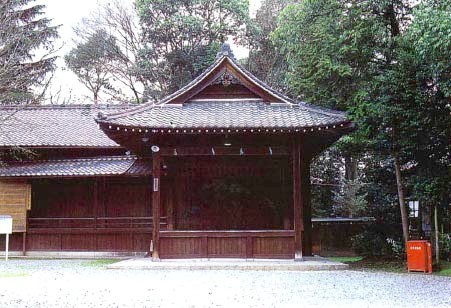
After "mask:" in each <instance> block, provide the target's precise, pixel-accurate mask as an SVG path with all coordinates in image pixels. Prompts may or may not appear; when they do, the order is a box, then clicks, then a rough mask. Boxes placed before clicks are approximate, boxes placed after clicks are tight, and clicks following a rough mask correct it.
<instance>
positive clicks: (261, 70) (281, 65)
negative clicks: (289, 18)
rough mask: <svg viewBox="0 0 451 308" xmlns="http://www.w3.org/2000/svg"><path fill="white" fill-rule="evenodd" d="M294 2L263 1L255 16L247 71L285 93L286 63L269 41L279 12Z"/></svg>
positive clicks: (280, 0)
mask: <svg viewBox="0 0 451 308" xmlns="http://www.w3.org/2000/svg"><path fill="white" fill-rule="evenodd" d="M293 2H294V0H265V1H263V2H262V4H261V6H260V8H259V9H258V11H257V13H256V16H255V20H254V22H255V24H256V25H257V27H256V28H255V30H256V31H255V32H254V33H252V37H251V41H250V44H249V45H250V50H249V58H248V63H247V66H248V69H249V70H250V71H251V72H252V73H253V74H254V75H255V76H257V77H258V78H259V79H260V80H263V81H264V82H265V83H267V84H268V85H269V86H271V87H272V88H274V89H277V90H280V91H282V92H284V93H287V91H288V90H289V89H288V87H287V86H286V83H285V71H286V70H287V61H286V60H285V57H284V56H283V54H281V53H280V52H279V50H277V48H276V46H275V45H274V43H273V42H272V41H271V33H272V32H273V31H274V30H275V29H276V27H277V20H278V17H279V14H280V12H281V11H282V10H283V9H284V8H285V7H286V6H287V5H289V4H291V3H293Z"/></svg>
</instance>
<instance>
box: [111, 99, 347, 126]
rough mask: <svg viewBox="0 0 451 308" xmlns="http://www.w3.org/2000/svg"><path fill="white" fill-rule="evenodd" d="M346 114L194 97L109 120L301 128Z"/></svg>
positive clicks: (133, 123)
mask: <svg viewBox="0 0 451 308" xmlns="http://www.w3.org/2000/svg"><path fill="white" fill-rule="evenodd" d="M344 121H345V117H344V114H342V113H338V112H324V111H317V110H311V109H308V108H304V107H303V106H302V105H298V104H296V105H295V104H267V103H264V102H263V101H254V100H252V101H233V102H230V101H202V102H198V101H195V102H194V101H193V102H188V103H187V104H185V105H183V106H178V107H175V106H173V107H169V106H168V105H162V106H155V107H153V108H149V109H147V110H143V111H141V112H139V113H133V114H125V115H124V116H121V117H115V118H113V119H111V120H108V123H110V124H113V125H122V126H130V127H151V128H168V129H171V128H261V127H269V128H299V127H313V126H322V125H334V124H339V123H342V122H344Z"/></svg>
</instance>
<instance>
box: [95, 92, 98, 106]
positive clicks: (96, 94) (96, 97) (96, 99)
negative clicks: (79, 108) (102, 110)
mask: <svg viewBox="0 0 451 308" xmlns="http://www.w3.org/2000/svg"><path fill="white" fill-rule="evenodd" d="M98 99H99V95H98V93H97V92H94V105H97V101H98Z"/></svg>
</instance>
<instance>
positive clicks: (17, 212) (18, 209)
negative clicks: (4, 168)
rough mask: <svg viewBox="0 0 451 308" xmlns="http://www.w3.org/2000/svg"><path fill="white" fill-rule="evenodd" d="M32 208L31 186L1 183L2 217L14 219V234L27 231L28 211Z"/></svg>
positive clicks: (0, 206)
mask: <svg viewBox="0 0 451 308" xmlns="http://www.w3.org/2000/svg"><path fill="white" fill-rule="evenodd" d="M30 208H31V185H30V184H27V183H24V182H9V181H0V215H9V216H11V217H12V219H13V230H12V231H13V232H26V231H27V210H29V209H30Z"/></svg>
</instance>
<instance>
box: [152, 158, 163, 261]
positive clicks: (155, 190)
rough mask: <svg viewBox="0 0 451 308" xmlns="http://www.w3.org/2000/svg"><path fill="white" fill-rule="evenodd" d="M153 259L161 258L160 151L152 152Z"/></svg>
mask: <svg viewBox="0 0 451 308" xmlns="http://www.w3.org/2000/svg"><path fill="white" fill-rule="evenodd" d="M152 175H153V182H152V244H151V247H152V260H153V261H158V260H160V251H159V249H160V192H161V187H160V186H161V185H160V183H161V176H160V175H161V156H160V152H159V151H156V152H155V151H154V152H152Z"/></svg>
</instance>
